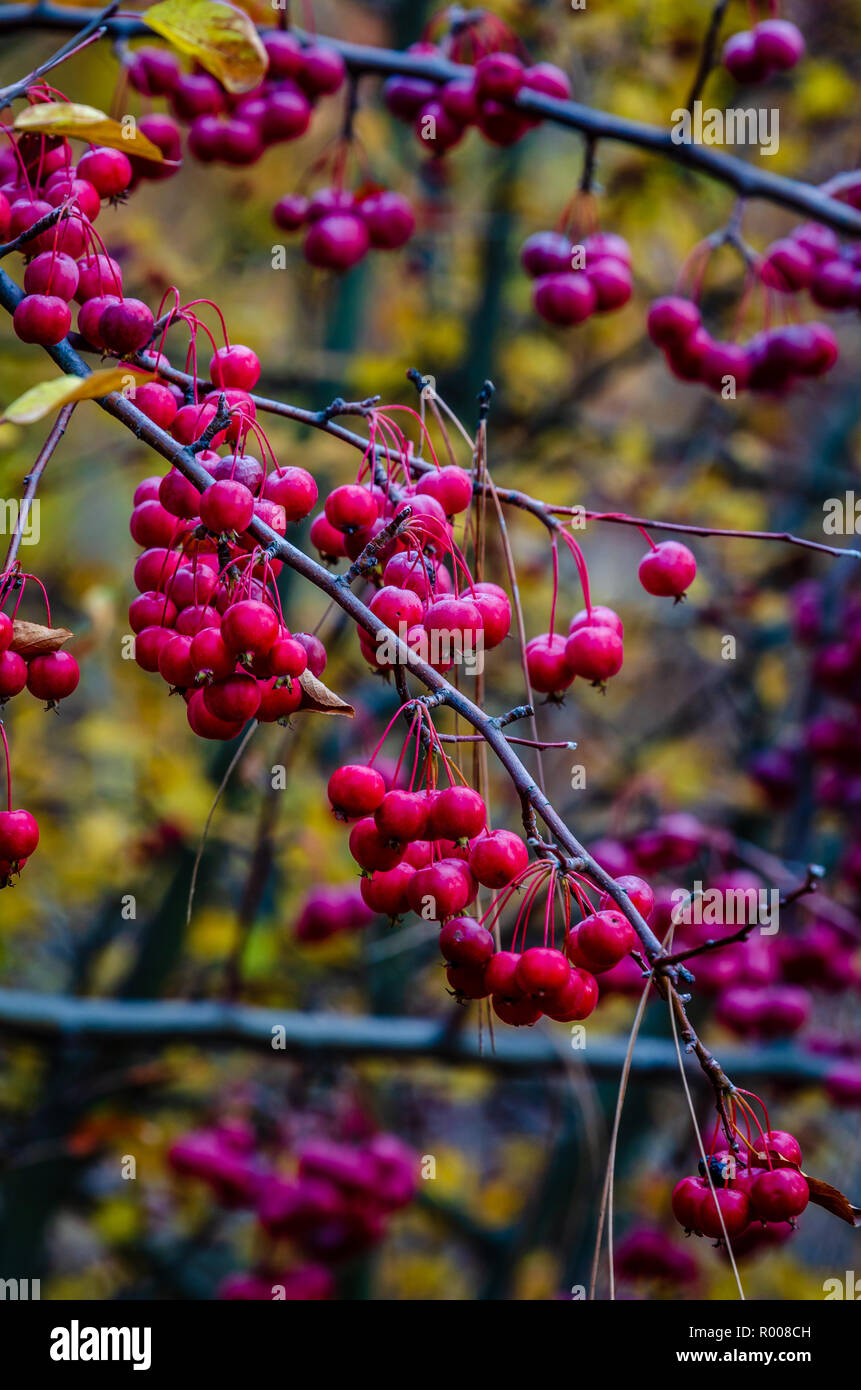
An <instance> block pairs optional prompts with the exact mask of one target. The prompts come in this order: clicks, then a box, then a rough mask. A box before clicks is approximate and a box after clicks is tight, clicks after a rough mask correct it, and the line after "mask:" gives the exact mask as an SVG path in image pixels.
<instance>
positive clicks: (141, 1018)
mask: <svg viewBox="0 0 861 1390" xmlns="http://www.w3.org/2000/svg"><path fill="white" fill-rule="evenodd" d="M276 1032H277V1035H278V1046H277V1049H275V1048H273V1038H275V1036H276ZM0 1035H2V1036H4V1037H7V1038H28V1039H35V1040H37V1041H43V1042H46V1043H50V1042H55V1041H56V1042H61V1041H62V1040H63V1039H65V1038H74V1039H75V1040H76V1041H78V1042H88V1043H92V1044H100V1043H105V1044H108V1043H110V1044H111V1045H114V1044H116V1043H123V1044H125V1045H128V1046H130V1047H136V1046H138V1045H143V1044H156V1045H165V1046H168V1045H173V1044H174V1043H175V1042H176V1041H177V1039H182V1040H183V1041H185V1042H189V1043H194V1042H198V1043H206V1044H219V1043H222V1044H224V1045H228V1046H233V1047H243V1048H249V1049H253V1050H259V1051H262V1052H265V1053H266V1054H267V1055H270V1054H272V1053H273V1052H274V1053H275V1055H276V1056H277V1055H278V1052H283V1053H284V1054H286V1055H287V1056H294V1057H295V1056H301V1057H307V1058H309V1059H314V1058H331V1057H374V1056H385V1057H400V1058H410V1057H416V1058H419V1059H420V1058H423V1057H424V1058H426V1057H428V1056H431V1057H439V1058H440V1059H441V1060H443V1061H447V1062H451V1063H454V1064H464V1065H469V1066H475V1065H476V1064H478V1065H480V1066H485V1067H488V1068H492V1069H493V1070H498V1071H503V1072H506V1071H510V1072H521V1073H524V1074H525V1075H531V1074H533V1073H534V1072H535V1070H536V1069H537V1068H540V1069H541V1071H542V1072H543V1071H546V1070H547V1069H551V1070H553V1071H564V1070H566V1069H567V1068H568V1067H570V1065H571V1061H570V1057H568V1056H566V1055H563V1052H562V1050H561V1049H560V1048H558V1047H557V1046H555V1045H554V1043H553V1041H552V1039H551V1038H550V1037H548V1035H547V1033H546V1032H545V1033H542V1032H541V1031H540V1030H538V1029H534V1030H533V1029H530V1030H529V1031H526V1030H519V1031H518V1032H517V1033H513V1032H511V1031H509V1030H507V1029H506V1030H504V1031H502V1032H500V1033H498V1034H497V1036H496V1045H495V1048H494V1049H493V1050H490V1049H488V1048H485V1049H483V1050H482V1049H481V1047H480V1045H479V1041H478V1039H477V1038H476V1037H473V1036H471V1035H470V1034H469V1033H468V1032H465V1031H463V1030H460V1031H457V1032H452V1030H451V1029H450V1027H449V1023H448V1020H447V1019H425V1018H396V1017H392V1018H387V1017H386V1018H375V1017H363V1016H345V1015H343V1014H327V1013H293V1012H289V1011H283V1010H279V1009H263V1008H253V1007H249V1006H246V1005H241V1004H233V1003H220V1002H217V1001H214V1000H189V1001H185V1000H134V999H98V998H86V999H81V998H73V997H69V996H67V995H51V994H41V993H38V992H35V991H33V992H30V991H27V990H12V989H0ZM282 1044H283V1046H282ZM626 1046H627V1039H625V1038H614V1037H595V1038H593V1039H590V1042H589V1050H588V1057H589V1067H590V1069H591V1070H594V1071H597V1072H599V1073H607V1074H610V1075H616V1074H618V1071H619V1068H620V1066H621V1063H622V1060H623V1058H624V1054H625V1049H626ZM725 1057H726V1059H727V1061H728V1065H729V1066H730V1069H731V1070H732V1071H733V1073H734V1074H736V1075H738V1076H739V1077H753V1076H769V1077H772V1078H775V1079H776V1078H779V1079H780V1080H781V1081H785V1082H787V1083H789V1084H797V1085H804V1084H807V1083H810V1082H815V1081H821V1080H822V1079H823V1077H824V1076H825V1075H827V1072H828V1070H829V1066H830V1065H831V1063H830V1061H829V1059H828V1058H827V1057H824V1056H821V1055H819V1054H816V1053H808V1052H804V1051H802V1050H801V1049H800V1048H797V1047H794V1046H792V1045H791V1044H782V1045H778V1046H772V1047H760V1048H756V1047H754V1048H751V1047H744V1048H742V1047H734V1048H728V1049H727V1051H726V1053H725ZM677 1065H678V1064H677V1060H676V1054H675V1050H674V1048H673V1045H672V1043H671V1042H670V1041H669V1040H668V1039H665V1038H641V1039H640V1040H639V1043H638V1046H637V1050H636V1052H635V1054H634V1059H633V1066H634V1069H635V1070H636V1071H637V1072H638V1073H640V1074H642V1075H671V1074H672V1073H673V1072H675V1070H676V1068H677Z"/></svg>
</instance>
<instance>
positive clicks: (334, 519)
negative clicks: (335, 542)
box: [324, 483, 377, 535]
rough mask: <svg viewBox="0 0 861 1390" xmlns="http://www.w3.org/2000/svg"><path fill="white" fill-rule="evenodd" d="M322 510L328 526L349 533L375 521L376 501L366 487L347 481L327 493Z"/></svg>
mask: <svg viewBox="0 0 861 1390" xmlns="http://www.w3.org/2000/svg"><path fill="white" fill-rule="evenodd" d="M324 512H325V515H326V520H327V521H328V523H329V525H330V526H334V528H335V530H336V531H341V532H342V533H343V534H345V535H349V534H350V533H351V532H352V531H359V530H361V529H362V528H363V527H365V526H370V525H372V523H373V522H375V521H376V519H377V502H376V498H375V497H374V494H373V493H372V492H370V491H369V490H368V488H366V487H361V486H360V485H359V484H358V483H347V484H345V485H344V486H343V487H336V488H335V490H334V492H330V493H329V496H328V497H327V498H326V502H325V506H324Z"/></svg>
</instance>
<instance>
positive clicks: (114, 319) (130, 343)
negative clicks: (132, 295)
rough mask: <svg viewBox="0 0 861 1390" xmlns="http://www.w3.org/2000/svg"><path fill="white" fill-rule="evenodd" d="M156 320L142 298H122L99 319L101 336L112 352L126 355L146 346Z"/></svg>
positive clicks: (110, 305) (122, 355)
mask: <svg viewBox="0 0 861 1390" xmlns="http://www.w3.org/2000/svg"><path fill="white" fill-rule="evenodd" d="M154 323H155V320H154V319H153V316H152V310H151V309H150V308H149V306H148V305H146V304H144V303H143V301H142V300H140V299H122V300H119V301H118V302H117V303H115V304H109V305H108V307H107V308H106V309H105V311H104V313H103V314H102V315H101V318H100V319H99V329H98V331H99V336H100V338H101V340H102V342H103V343H104V344H105V346H106V347H107V348H109V349H110V350H111V351H112V352H116V353H118V354H119V356H120V357H125V356H126V355H127V354H128V353H130V352H137V351H138V349H139V348H142V347H146V345H147V343H148V342H149V340H150V338H151V337H152V331H153V327H154Z"/></svg>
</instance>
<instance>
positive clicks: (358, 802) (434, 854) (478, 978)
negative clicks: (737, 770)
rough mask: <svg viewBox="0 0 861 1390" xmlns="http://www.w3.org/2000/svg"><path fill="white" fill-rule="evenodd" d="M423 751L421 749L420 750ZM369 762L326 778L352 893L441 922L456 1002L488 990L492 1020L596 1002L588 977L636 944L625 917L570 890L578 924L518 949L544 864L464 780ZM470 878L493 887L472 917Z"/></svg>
mask: <svg viewBox="0 0 861 1390" xmlns="http://www.w3.org/2000/svg"><path fill="white" fill-rule="evenodd" d="M428 756H430V755H428ZM391 781H392V779H387V778H386V776H384V774H383V773H382V772H380V771H379V770H378V769H377V768H375V767H374V766H373V764H372V763H361V764H346V765H344V766H343V767H339V768H337V769H336V771H335V772H333V774H332V776H331V778H330V779H329V801H330V804H331V806H332V809H333V811H334V813H335V815H336V816H337V817H338V818H339V819H341V820H346V821H348V822H351V823H352V828H351V831H350V852H351V854H352V856H353V858H354V859H355V861H356V863H357V864H358V865H359V867H360V868H361V870H362V874H363V877H362V884H361V892H362V897H363V899H364V901H365V903H366V904H367V906H368V907H369V908H371V909H372V910H373V911H375V912H381V913H383V914H385V915H386V916H388V917H390V918H391V919H392V920H394V919H396V918H398V917H400V916H401V915H403V914H405V913H407V912H408V911H410V910H411V911H413V912H414V913H416V915H418V916H421V917H423V918H424V919H425V920H429V921H436V922H439V923H440V927H441V930H440V937H439V944H440V951H441V953H442V956H443V959H444V960H445V961H446V976H447V980H448V984H449V987H450V989H451V991H452V993H453V994H454V995H455V996H456V997H457V998H458V999H459V1000H461V1001H463V1000H468V999H486V998H489V999H490V1001H491V1004H492V1006H493V1009H494V1011H495V1013H496V1014H497V1016H498V1017H499V1018H501V1019H502V1020H503V1021H504V1022H506V1023H510V1024H514V1025H529V1024H533V1023H535V1022H537V1020H538V1019H539V1018H540V1017H541V1016H542V1015H546V1016H547V1017H548V1018H551V1019H554V1020H556V1021H559V1022H571V1021H572V1020H579V1019H584V1018H587V1017H588V1016H589V1014H590V1013H591V1012H592V1010H593V1009H594V1007H595V1005H596V1003H597V1001H598V984H597V981H596V979H595V976H596V975H597V974H603V973H604V972H606V971H612V970H613V969H614V967H616V966H617V965H618V964H619V962H620V961H621V960H622V959H623V958H624V957H626V956H628V955H629V954H630V952H631V951H632V950H635V949H636V946H637V938H636V934H635V933H634V931H633V929H632V927H631V926H630V924H629V923H628V921H627V919H626V918H625V917H624V916H623V915H622V914H621V913H620V912H618V911H617V910H616V908H615V905H614V903H613V901H612V899H611V898H610V897H609V896H608V895H606V894H604V895H602V896H601V899H600V901H599V904H598V910H597V911H592V910H591V903H590V902H589V901H588V899H587V898H586V897H585V895H582V896H581V895H580V894H579V893H578V895H577V896H578V902H579V903H580V905H581V911H583V912H585V915H584V916H583V919H582V921H580V922H579V923H578V924H576V925H571V924H570V921H569V922H568V930H567V933H566V938H565V949H564V950H560V949H557V948H556V947H555V946H553V945H548V944H547V942H546V940H545V944H544V945H543V946H535V947H529V948H526V949H521V950H520V951H517V950H515V949H514V945H515V944H516V941H517V936H518V932H519V929H520V923H521V920H522V919H523V918H524V914H525V918H526V920H525V921H524V922H523V936H524V938H525V935H526V930H527V927H528V917H529V911H530V909H531V906H532V902H533V901H534V898H535V893H536V892H537V890H538V888H539V887H540V886H541V884H542V883H543V882H544V879H545V878H546V877H547V875H548V874H549V876H550V887H549V891H548V923H550V922H551V921H552V897H553V893H554V891H555V890H554V887H553V884H554V872H555V871H551V870H549V869H548V867H547V866H546V865H543V864H530V861H529V852H528V849H527V846H526V845H525V843H524V842H523V840H522V839H521V838H520V836H519V835H516V834H514V833H513V832H512V831H508V830H493V831H491V830H488V828H487V807H486V804H485V801H484V798H483V797H482V796H481V795H480V794H479V793H478V792H476V791H474V790H473V789H472V788H471V787H468V786H461V785H454V784H453V785H451V786H449V787H447V788H444V789H439V788H436V787H428V788H424V789H420V790H414V789H412V787H410V788H408V789H400V788H397V787H394V786H393V785H391ZM479 884H481V885H482V886H484V887H486V888H489V889H491V890H492V891H493V893H494V897H493V900H492V901H491V904H490V907H489V908H488V910H487V912H485V914H484V915H483V917H482V919H481V920H480V921H479V920H478V919H476V918H475V917H471V916H468V915H464V913H465V910H466V909H467V908H468V907H469V905H470V904H471V903H472V902H473V901H474V900H475V897H476V895H477V893H478V887H479ZM527 886H528V887H529V892H528V893H527V894H526V899H525V901H524V906H523V908H522V909H521V913H520V916H519V917H518V922H517V925H516V926H515V932H514V941H513V943H512V949H511V950H509V951H504V950H500V949H498V948H497V945H496V942H495V938H494V935H493V932H492V930H491V926H492V924H493V923H494V922H495V921H496V919H497V918H498V917H499V915H500V913H501V912H502V910H503V908H504V907H505V906H506V904H507V902H508V901H509V899H510V898H511V896H512V894H513V892H515V891H516V890H519V889H521V888H526V887H527ZM622 887H623V888H624V889H625V891H626V892H627V893H628V895H629V897H630V899H631V901H632V902H633V903H634V905H635V907H636V908H637V909H638V911H640V912H641V913H642V915H643V916H644V917H645V918H648V917H649V915H650V914H651V911H652V908H653V905H654V897H653V894H652V892H651V890H650V888H649V887H648V885H647V884H646V883H645V882H644V881H643V880H642V879H639V878H637V877H629V878H627V879H625V880H623V881H622Z"/></svg>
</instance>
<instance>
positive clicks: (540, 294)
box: [532, 271, 598, 328]
mask: <svg viewBox="0 0 861 1390" xmlns="http://www.w3.org/2000/svg"><path fill="white" fill-rule="evenodd" d="M532 302H533V304H534V306H535V312H536V313H537V314H538V316H539V318H542V319H545V320H546V321H547V322H548V323H554V324H558V325H560V326H561V327H565V328H567V327H571V326H572V325H574V324H577V323H582V322H583V321H584V319H587V318H588V317H589V315H590V314H592V313H594V311H595V309H596V308H597V307H598V296H597V294H596V293H595V289H594V286H593V285H592V283H591V281H590V280H589V278H588V276H586V275H584V274H582V273H581V272H580V271H567V272H564V273H562V274H554V275H541V276H539V278H538V279H537V280H536V281H535V284H534V286H533V291H532Z"/></svg>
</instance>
